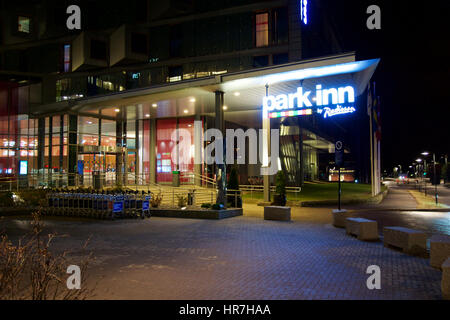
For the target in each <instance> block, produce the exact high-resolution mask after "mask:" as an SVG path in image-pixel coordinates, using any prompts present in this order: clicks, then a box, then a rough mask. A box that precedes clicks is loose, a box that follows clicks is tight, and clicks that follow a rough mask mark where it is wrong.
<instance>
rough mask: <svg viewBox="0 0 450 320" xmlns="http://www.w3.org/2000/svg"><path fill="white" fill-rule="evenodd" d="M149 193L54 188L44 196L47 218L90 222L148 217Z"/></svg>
mask: <svg viewBox="0 0 450 320" xmlns="http://www.w3.org/2000/svg"><path fill="white" fill-rule="evenodd" d="M150 198H151V193H150V192H145V191H142V192H139V191H120V192H117V191H95V190H68V189H56V190H54V191H51V192H49V193H47V203H48V206H47V207H46V208H44V210H43V213H44V214H45V215H49V216H67V217H83V218H93V219H110V220H113V219H120V218H128V219H132V218H141V219H144V218H150V216H151V214H150Z"/></svg>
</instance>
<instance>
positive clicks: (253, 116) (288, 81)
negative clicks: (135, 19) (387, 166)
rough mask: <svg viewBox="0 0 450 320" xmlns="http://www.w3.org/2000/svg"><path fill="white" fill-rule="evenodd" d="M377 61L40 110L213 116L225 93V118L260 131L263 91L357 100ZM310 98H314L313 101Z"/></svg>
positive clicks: (233, 77)
mask: <svg viewBox="0 0 450 320" xmlns="http://www.w3.org/2000/svg"><path fill="white" fill-rule="evenodd" d="M378 62H379V59H373V60H363V61H355V55H354V53H348V54H341V55H333V56H327V57H321V58H315V59H309V60H304V61H299V62H295V63H289V64H283V65H277V66H270V67H266V68H260V69H253V70H250V71H241V72H235V73H226V74H221V75H216V76H211V77H205V78H200V79H194V80H183V81H178V82H173V83H168V84H164V85H159V86H152V87H148V88H143V89H135V90H127V91H124V92H119V93H114V94H109V95H103V96H98V97H91V98H82V99H77V100H72V101H63V102H60V103H58V104H54V105H52V106H47V108H40V110H38V112H42V113H47V112H51V111H50V110H49V109H50V108H52V109H53V110H55V109H58V111H63V110H65V111H75V112H77V113H81V114H83V113H86V114H89V115H92V116H95V115H100V114H101V115H102V116H103V117H115V115H116V112H118V110H119V109H123V108H125V109H126V111H127V112H126V114H127V118H128V119H130V120H132V119H148V118H167V117H177V116H178V117H183V116H192V115H208V114H210V115H213V114H214V112H215V110H214V107H215V95H214V92H216V91H222V92H224V105H225V107H224V110H225V119H226V120H227V121H231V122H235V123H237V124H240V125H243V126H246V127H255V128H257V127H260V126H261V119H262V101H263V97H264V96H265V95H266V88H267V93H268V94H269V95H273V96H277V95H280V94H287V93H294V92H296V90H297V88H298V87H302V88H303V91H304V92H305V91H313V90H315V88H317V86H318V85H319V86H321V87H322V88H338V87H346V86H352V87H353V88H354V95H355V98H356V97H357V96H359V95H360V94H362V93H363V92H364V90H365V88H366V87H367V83H368V81H369V80H370V78H371V77H372V74H373V73H374V71H375V68H376V66H377V64H378ZM313 99H314V98H313Z"/></svg>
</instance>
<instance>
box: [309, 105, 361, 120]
mask: <svg viewBox="0 0 450 320" xmlns="http://www.w3.org/2000/svg"><path fill="white" fill-rule="evenodd" d="M355 111H356V109H355V107H353V106H351V107H342V106H341V105H337V106H336V108H334V109H331V108H328V107H325V108H323V110H322V109H319V108H318V109H317V113H322V112H323V117H324V118H327V117H332V116H335V115H337V114H345V113H353V112H355Z"/></svg>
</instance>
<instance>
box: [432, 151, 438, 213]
mask: <svg viewBox="0 0 450 320" xmlns="http://www.w3.org/2000/svg"><path fill="white" fill-rule="evenodd" d="M436 179H437V177H436V154H435V153H434V152H433V180H434V199H435V201H436V205H437V204H438V194H437V182H438V181H439V180H436Z"/></svg>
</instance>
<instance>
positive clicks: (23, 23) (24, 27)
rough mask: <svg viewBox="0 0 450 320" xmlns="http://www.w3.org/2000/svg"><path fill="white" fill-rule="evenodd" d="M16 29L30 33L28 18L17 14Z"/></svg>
mask: <svg viewBox="0 0 450 320" xmlns="http://www.w3.org/2000/svg"><path fill="white" fill-rule="evenodd" d="M17 31H19V32H24V33H30V18H28V17H21V16H19V17H18V19H17Z"/></svg>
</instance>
